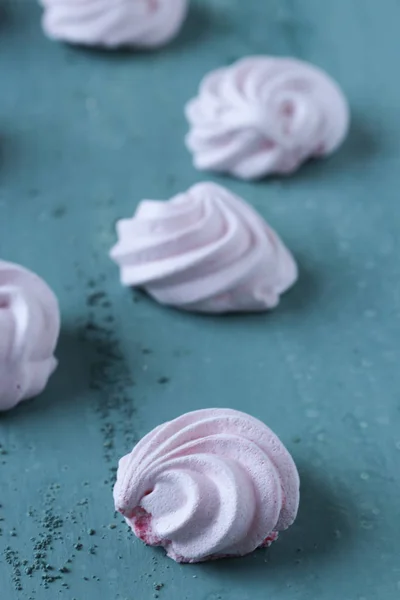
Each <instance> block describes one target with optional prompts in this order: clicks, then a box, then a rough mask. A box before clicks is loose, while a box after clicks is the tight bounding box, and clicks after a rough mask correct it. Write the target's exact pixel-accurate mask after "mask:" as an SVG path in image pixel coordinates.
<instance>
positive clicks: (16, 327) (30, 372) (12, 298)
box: [0, 261, 60, 410]
mask: <svg viewBox="0 0 400 600" xmlns="http://www.w3.org/2000/svg"><path fill="white" fill-rule="evenodd" d="M59 331H60V314H59V308H58V302H57V299H56V297H55V295H54V294H53V292H52V291H51V289H50V288H49V287H48V286H47V284H46V283H45V282H44V281H43V280H42V279H40V278H39V277H38V276H37V275H35V274H34V273H32V272H31V271H28V270H27V269H24V268H22V267H20V266H19V265H15V264H12V263H8V262H4V261H0V332H1V336H0V410H7V409H10V408H12V407H14V406H15V405H16V404H18V403H19V402H21V400H26V399H28V398H32V397H33V396H37V395H38V394H40V393H41V392H42V391H43V390H44V388H45V386H46V384H47V381H48V379H49V377H50V375H51V374H52V373H53V371H54V369H55V368H56V366H57V360H56V359H55V357H54V350H55V347H56V343H57V339H58V335H59Z"/></svg>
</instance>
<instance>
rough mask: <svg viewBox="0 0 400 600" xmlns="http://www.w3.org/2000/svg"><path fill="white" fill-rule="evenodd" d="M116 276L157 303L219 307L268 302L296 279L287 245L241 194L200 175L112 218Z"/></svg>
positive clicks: (252, 307)
mask: <svg viewBox="0 0 400 600" xmlns="http://www.w3.org/2000/svg"><path fill="white" fill-rule="evenodd" d="M117 233H118V243H117V244H116V245H115V246H114V248H112V250H111V253H110V255H111V258H112V259H113V260H114V261H115V262H116V263H117V264H118V265H119V266H120V269H121V282H122V284H123V285H126V286H135V287H143V288H144V289H145V290H146V291H147V292H148V293H149V294H150V295H151V296H153V297H154V298H155V299H156V300H157V301H158V302H160V303H161V304H167V305H171V306H175V307H177V308H182V309H186V310H192V311H199V312H210V313H223V312H231V311H234V312H238V311H263V310H267V309H271V308H274V307H275V306H276V305H277V304H278V302H279V297H280V295H281V294H282V293H283V292H285V291H286V290H287V289H288V288H289V287H290V286H291V285H292V284H293V283H294V282H295V281H296V279H297V266H296V263H295V261H294V259H293V257H292V255H291V254H290V252H289V250H287V248H286V247H285V246H284V244H283V243H282V241H281V240H280V238H279V237H278V235H277V234H276V233H275V232H274V231H273V230H272V229H271V228H270V227H269V225H267V223H266V222H265V221H264V220H263V219H262V217H261V216H260V215H259V214H257V213H256V211H255V210H254V209H253V208H252V207H251V206H250V205H249V204H247V203H246V202H244V200H242V199H241V198H239V197H238V196H235V195H234V194H232V193H231V192H229V191H228V190H226V189H225V188H223V187H221V186H219V185H216V184H214V183H199V184H197V185H194V186H193V187H192V188H190V189H189V190H188V191H187V192H186V193H183V194H179V195H178V196H175V197H174V198H172V199H171V200H170V201H168V202H160V201H151V200H145V201H143V202H141V203H140V205H139V207H138V209H137V211H136V213H135V215H134V216H133V218H132V219H123V220H121V221H119V222H118V223H117Z"/></svg>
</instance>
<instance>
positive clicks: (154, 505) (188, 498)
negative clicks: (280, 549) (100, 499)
mask: <svg viewBox="0 0 400 600" xmlns="http://www.w3.org/2000/svg"><path fill="white" fill-rule="evenodd" d="M114 501H115V507H116V510H118V511H119V512H121V513H122V514H123V515H124V516H125V518H126V521H127V522H128V524H129V525H130V526H131V527H132V529H133V532H134V533H135V535H136V536H137V537H139V538H140V539H141V540H142V541H144V542H145V543H146V544H148V545H150V546H163V547H164V548H165V550H166V551H167V554H168V556H169V557H170V558H173V559H174V560H176V561H177V562H186V563H195V562H200V561H204V560H208V559H216V558H222V557H227V556H244V555H245V554H249V553H250V552H253V550H255V549H256V548H260V547H263V546H267V545H270V544H271V543H272V542H273V541H274V540H275V539H276V538H277V537H278V532H279V531H283V530H285V529H287V528H288V527H290V525H292V523H293V522H294V520H295V518H296V515H297V509H298V505H299V476H298V473H297V469H296V466H295V464H294V462H293V460H292V458H291V456H290V454H289V453H288V451H287V450H286V448H285V447H284V445H283V444H282V442H281V441H280V440H279V439H278V438H277V436H276V435H275V434H274V433H273V432H272V431H271V430H270V429H269V428H268V427H267V426H266V425H264V423H262V422H261V421H258V420H257V419H255V418H253V417H251V416H249V415H247V414H245V413H242V412H238V411H236V410H230V409H207V410H198V411H195V412H191V413H187V414H185V415H183V416H181V417H179V418H177V419H175V420H174V421H170V422H168V423H164V424H163V425H160V426H159V427H157V428H156V429H154V430H153V431H151V432H150V433H149V434H148V435H146V436H145V437H144V438H143V439H142V440H141V441H140V442H139V443H138V444H137V446H136V447H135V448H134V449H133V450H132V452H131V453H130V454H128V455H127V456H124V457H123V458H121V460H120V462H119V467H118V473H117V482H116V484H115V487H114Z"/></svg>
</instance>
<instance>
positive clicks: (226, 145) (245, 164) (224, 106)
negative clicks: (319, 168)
mask: <svg viewBox="0 0 400 600" xmlns="http://www.w3.org/2000/svg"><path fill="white" fill-rule="evenodd" d="M186 115H187V118H188V121H189V124H190V132H189V134H188V136H187V138H186V143H187V146H188V148H189V150H190V151H191V152H192V153H193V155H194V164H195V166H196V167H197V168H198V169H201V170H203V169H205V170H214V171H220V172H226V173H230V174H232V175H234V176H236V177H239V178H243V179H255V178H260V177H263V176H266V175H269V174H271V173H292V172H293V171H295V170H296V169H297V168H298V167H299V166H300V165H301V163H303V162H304V161H305V160H307V159H309V158H313V157H321V156H323V155H328V154H331V153H332V152H333V151H334V150H336V149H337V148H338V147H339V145H340V144H341V143H342V141H343V140H344V138H345V136H346V134H347V131H348V127H349V108H348V104H347V101H346V98H345V97H344V95H343V93H342V91H341V89H340V88H339V86H338V85H337V84H336V83H335V82H334V81H333V79H331V78H330V77H329V76H328V75H327V74H326V73H325V72H324V71H322V70H320V69H318V68H317V67H314V66H312V65H310V64H308V63H306V62H303V61H300V60H296V59H292V58H275V57H269V56H254V57H248V58H244V59H242V60H240V61H238V62H237V63H235V64H233V65H232V66H230V67H226V68H221V69H217V70H216V71H213V72H211V73H210V74H209V75H207V76H206V77H205V78H204V79H203V81H202V83H201V85H200V90H199V95H198V96H197V97H196V98H194V99H193V100H191V101H190V102H189V103H188V105H187V107H186Z"/></svg>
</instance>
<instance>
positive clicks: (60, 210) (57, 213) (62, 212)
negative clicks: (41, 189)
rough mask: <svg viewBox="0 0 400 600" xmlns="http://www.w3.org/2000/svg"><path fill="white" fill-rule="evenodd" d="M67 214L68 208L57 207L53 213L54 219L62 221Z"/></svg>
mask: <svg viewBox="0 0 400 600" xmlns="http://www.w3.org/2000/svg"><path fill="white" fill-rule="evenodd" d="M66 213H67V208H66V206H57V207H56V208H54V209H53V210H52V212H51V215H52V217H54V218H55V219H61V218H62V217H63V216H64V215H65V214H66Z"/></svg>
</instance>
